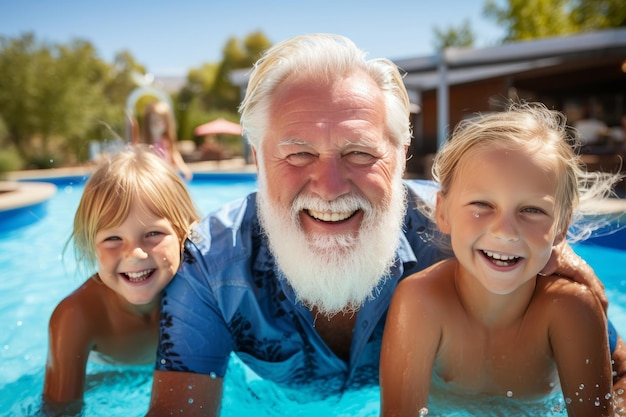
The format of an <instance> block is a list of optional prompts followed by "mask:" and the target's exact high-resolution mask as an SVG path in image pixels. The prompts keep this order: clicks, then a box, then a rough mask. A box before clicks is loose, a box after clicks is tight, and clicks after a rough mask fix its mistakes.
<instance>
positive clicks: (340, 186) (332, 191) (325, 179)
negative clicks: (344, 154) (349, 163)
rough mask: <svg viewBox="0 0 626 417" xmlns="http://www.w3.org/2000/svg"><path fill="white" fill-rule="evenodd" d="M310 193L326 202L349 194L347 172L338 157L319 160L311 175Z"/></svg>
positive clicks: (349, 184)
mask: <svg viewBox="0 0 626 417" xmlns="http://www.w3.org/2000/svg"><path fill="white" fill-rule="evenodd" d="M310 186H311V192H313V193H315V194H316V195H318V196H319V197H320V198H322V199H323V200H326V201H332V200H334V199H336V198H337V197H340V196H342V195H344V194H347V193H349V192H350V189H351V183H350V181H349V175H348V170H347V168H346V167H345V166H344V164H343V161H342V159H341V158H340V157H326V158H320V159H319V160H318V161H317V162H316V163H315V167H314V168H313V172H312V174H311V183H310Z"/></svg>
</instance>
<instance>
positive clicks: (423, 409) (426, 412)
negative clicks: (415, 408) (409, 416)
mask: <svg viewBox="0 0 626 417" xmlns="http://www.w3.org/2000/svg"><path fill="white" fill-rule="evenodd" d="M426 415H428V408H426V407H422V408H420V412H419V417H423V416H426Z"/></svg>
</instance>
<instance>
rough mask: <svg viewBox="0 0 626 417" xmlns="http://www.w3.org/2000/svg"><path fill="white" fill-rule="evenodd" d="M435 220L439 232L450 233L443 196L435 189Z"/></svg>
mask: <svg viewBox="0 0 626 417" xmlns="http://www.w3.org/2000/svg"><path fill="white" fill-rule="evenodd" d="M435 221H436V222H437V227H438V228H439V230H440V231H441V233H445V234H450V222H449V221H448V213H447V211H446V205H445V197H444V196H443V194H442V193H441V191H437V202H436V205H435Z"/></svg>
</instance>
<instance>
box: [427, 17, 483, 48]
mask: <svg viewBox="0 0 626 417" xmlns="http://www.w3.org/2000/svg"><path fill="white" fill-rule="evenodd" d="M434 32H435V40H434V47H435V50H437V51H441V50H443V49H445V48H449V47H466V46H472V45H473V44H474V40H475V38H476V35H475V34H474V31H473V30H472V26H471V25H470V22H469V20H464V21H463V23H462V24H461V26H459V27H458V28H455V27H452V26H450V27H448V28H447V29H445V30H444V29H440V28H438V27H435V28H434Z"/></svg>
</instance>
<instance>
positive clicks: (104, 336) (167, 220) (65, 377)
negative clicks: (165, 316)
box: [43, 146, 199, 415]
mask: <svg viewBox="0 0 626 417" xmlns="http://www.w3.org/2000/svg"><path fill="white" fill-rule="evenodd" d="M198 219H199V216H198V213H197V210H196V208H195V206H194V203H193V202H192V200H191V197H190V195H189V193H188V191H187V188H186V186H185V183H184V182H183V181H182V179H181V178H180V177H179V176H178V174H177V173H176V172H175V171H174V170H173V169H172V167H171V166H169V165H168V164H167V163H166V162H164V161H163V160H162V159H160V158H159V157H158V156H156V155H155V154H154V153H153V152H152V151H151V150H149V149H148V148H147V147H145V146H134V147H130V146H129V147H128V148H127V149H124V150H122V151H119V152H118V153H116V154H113V155H112V156H110V157H109V158H108V159H106V160H103V161H102V162H101V163H100V164H99V166H98V167H97V168H96V170H95V172H94V173H93V174H92V175H91V177H90V178H89V180H88V181H87V183H86V185H85V189H84V192H83V195H82V197H81V200H80V203H79V205H78V208H77V210H76V214H75V217H74V229H73V233H72V237H71V240H72V239H73V243H74V250H75V253H76V257H77V261H78V262H79V264H80V265H82V266H85V267H86V269H89V270H90V271H93V270H94V269H95V270H96V273H95V274H93V275H92V276H91V277H90V278H89V279H87V280H86V281H85V282H84V283H83V284H82V285H81V286H80V287H79V288H78V289H77V290H76V291H74V292H73V293H71V294H70V295H68V296H67V297H66V298H65V299H63V300H62V301H61V302H60V303H59V304H58V305H57V307H56V308H55V310H54V312H53V313H52V316H51V318H50V323H49V346H48V359H47V362H46V372H45V380H44V387H43V400H44V407H43V408H44V413H45V414H53V415H57V414H60V415H68V414H72V415H73V414H74V413H76V412H78V411H79V410H80V408H81V407H82V398H83V392H84V389H85V378H86V377H85V369H86V365H87V361H88V360H96V361H99V362H105V363H115V364H149V363H153V362H154V360H155V353H156V346H157V342H158V333H159V313H160V310H161V308H160V302H161V291H162V290H163V288H164V287H165V286H166V285H167V284H168V283H169V282H170V280H171V279H172V277H173V276H174V274H175V272H176V270H177V269H178V267H179V265H180V262H181V254H182V249H183V241H184V240H185V239H186V237H187V235H188V233H189V229H190V227H191V225H192V224H193V223H194V222H196V221H197V220H198ZM68 245H69V241H68Z"/></svg>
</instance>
